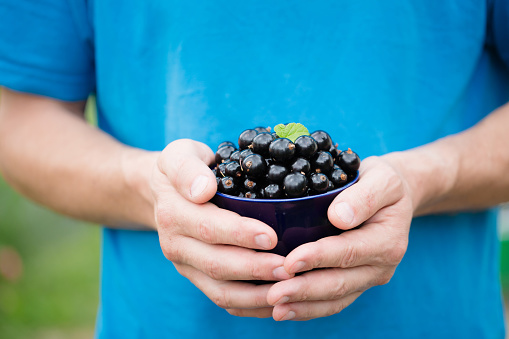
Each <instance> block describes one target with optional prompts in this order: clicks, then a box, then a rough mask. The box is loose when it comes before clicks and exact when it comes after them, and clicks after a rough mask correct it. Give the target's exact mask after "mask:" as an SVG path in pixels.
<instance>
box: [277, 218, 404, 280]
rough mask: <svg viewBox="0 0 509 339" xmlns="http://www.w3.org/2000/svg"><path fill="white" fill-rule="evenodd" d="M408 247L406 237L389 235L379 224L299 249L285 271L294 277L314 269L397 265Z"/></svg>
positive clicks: (289, 260)
mask: <svg viewBox="0 0 509 339" xmlns="http://www.w3.org/2000/svg"><path fill="white" fill-rule="evenodd" d="M407 243H408V238H407V237H406V236H405V235H403V234H399V233H397V232H389V231H387V229H386V228H385V227H381V226H380V225H379V224H366V225H364V226H363V227H361V228H359V229H355V230H350V231H348V232H343V233H341V234H340V235H338V236H331V237H326V238H322V239H319V240H317V241H316V242H310V243H306V244H303V245H301V246H299V247H297V248H296V249H295V250H293V251H292V252H291V253H289V254H288V256H287V257H286V260H285V269H286V271H287V272H288V273H293V274H294V273H297V272H303V271H309V270H311V269H313V268H326V267H340V268H349V267H356V266H361V265H378V266H391V265H397V264H398V263H399V262H400V261H401V259H402V258H403V255H404V254H405V252H406V248H407Z"/></svg>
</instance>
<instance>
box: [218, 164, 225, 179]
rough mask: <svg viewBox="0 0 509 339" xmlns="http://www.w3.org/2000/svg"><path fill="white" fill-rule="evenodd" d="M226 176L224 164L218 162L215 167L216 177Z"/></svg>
mask: <svg viewBox="0 0 509 339" xmlns="http://www.w3.org/2000/svg"><path fill="white" fill-rule="evenodd" d="M225 176H226V164H224V163H223V164H218V165H217V167H216V177H218V178H223V177H225Z"/></svg>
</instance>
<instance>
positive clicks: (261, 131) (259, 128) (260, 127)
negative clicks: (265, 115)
mask: <svg viewBox="0 0 509 339" xmlns="http://www.w3.org/2000/svg"><path fill="white" fill-rule="evenodd" d="M254 130H255V131H257V132H258V133H268V132H269V129H267V128H265V127H262V126H258V127H255V128H254Z"/></svg>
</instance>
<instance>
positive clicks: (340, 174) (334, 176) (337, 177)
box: [329, 166, 349, 187]
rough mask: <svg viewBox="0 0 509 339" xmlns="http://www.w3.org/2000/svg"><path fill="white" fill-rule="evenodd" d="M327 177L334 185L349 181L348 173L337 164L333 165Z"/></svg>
mask: <svg viewBox="0 0 509 339" xmlns="http://www.w3.org/2000/svg"><path fill="white" fill-rule="evenodd" d="M329 177H330V180H331V182H332V183H333V184H334V186H335V187H341V186H345V185H346V184H347V183H348V181H349V178H348V175H347V174H346V173H345V171H343V170H342V169H341V168H340V167H339V166H334V170H333V171H332V173H331V174H330V176H329Z"/></svg>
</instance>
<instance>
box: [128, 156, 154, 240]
mask: <svg viewBox="0 0 509 339" xmlns="http://www.w3.org/2000/svg"><path fill="white" fill-rule="evenodd" d="M158 155H159V152H149V151H144V150H141V149H136V148H127V149H125V151H124V152H123V154H122V175H123V180H124V185H125V187H126V190H127V194H129V195H130V196H131V197H133V198H132V199H129V200H130V201H132V202H133V204H132V206H130V207H128V209H129V211H126V212H127V213H128V214H130V216H129V219H131V220H133V221H134V222H135V223H139V224H141V225H143V226H146V227H148V228H150V229H153V230H155V229H156V224H155V216H154V197H153V195H152V190H151V186H150V182H151V178H152V172H153V169H154V166H155V165H156V162H157V157H158Z"/></svg>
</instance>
